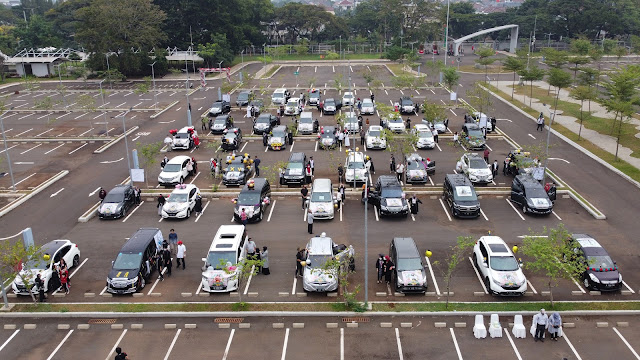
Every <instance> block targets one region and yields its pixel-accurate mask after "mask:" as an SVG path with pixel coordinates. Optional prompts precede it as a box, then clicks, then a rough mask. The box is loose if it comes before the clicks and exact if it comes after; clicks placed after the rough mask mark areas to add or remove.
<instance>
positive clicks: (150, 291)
mask: <svg viewBox="0 0 640 360" xmlns="http://www.w3.org/2000/svg"><path fill="white" fill-rule="evenodd" d="M171 261H173V259H171ZM166 271H167V268H166V267H164V268H162V276H164V273H165V272H166ZM159 281H160V276H158V278H157V279H156V281H155V282H154V283H153V286H152V287H151V289H149V292H148V293H147V295H151V293H152V292H153V290H154V289H155V288H156V285H158V282H159Z"/></svg>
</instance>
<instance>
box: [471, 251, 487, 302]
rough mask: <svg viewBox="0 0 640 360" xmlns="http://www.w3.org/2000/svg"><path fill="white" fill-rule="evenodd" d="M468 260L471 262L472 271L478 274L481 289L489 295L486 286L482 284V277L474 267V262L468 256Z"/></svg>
mask: <svg viewBox="0 0 640 360" xmlns="http://www.w3.org/2000/svg"><path fill="white" fill-rule="evenodd" d="M469 262H470V263H471V267H472V268H473V271H475V272H476V275H477V276H478V281H480V285H482V290H484V293H485V294H486V295H489V292H488V291H487V287H486V286H484V281H482V277H480V273H479V272H478V269H476V264H474V263H473V259H471V258H470V257H469Z"/></svg>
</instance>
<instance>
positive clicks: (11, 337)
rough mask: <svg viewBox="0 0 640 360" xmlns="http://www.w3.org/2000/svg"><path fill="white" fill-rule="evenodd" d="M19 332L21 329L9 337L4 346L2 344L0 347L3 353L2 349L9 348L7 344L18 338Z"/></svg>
mask: <svg viewBox="0 0 640 360" xmlns="http://www.w3.org/2000/svg"><path fill="white" fill-rule="evenodd" d="M19 332H20V329H18V330H16V331H14V332H13V334H11V336H9V338H8V339H7V341H5V342H4V344H2V346H0V351H2V349H4V348H5V347H6V346H7V344H9V342H10V341H11V340H13V338H14V337H16V335H18V333H19Z"/></svg>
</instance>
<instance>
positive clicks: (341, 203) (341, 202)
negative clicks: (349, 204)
mask: <svg viewBox="0 0 640 360" xmlns="http://www.w3.org/2000/svg"><path fill="white" fill-rule="evenodd" d="M342 205H343V201H340V221H342Z"/></svg>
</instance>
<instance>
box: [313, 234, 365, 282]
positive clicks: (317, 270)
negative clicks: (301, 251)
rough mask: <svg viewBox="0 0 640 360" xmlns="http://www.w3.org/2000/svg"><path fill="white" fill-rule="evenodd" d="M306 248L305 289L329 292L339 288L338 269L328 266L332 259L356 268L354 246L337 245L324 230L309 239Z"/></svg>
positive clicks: (351, 268) (350, 268) (353, 268)
mask: <svg viewBox="0 0 640 360" xmlns="http://www.w3.org/2000/svg"><path fill="white" fill-rule="evenodd" d="M305 249H306V253H307V257H306V258H305V260H304V265H303V266H304V267H303V269H304V272H303V274H304V275H303V277H302V288H303V289H304V291H313V292H328V291H335V290H337V289H338V285H339V279H338V274H337V269H332V268H330V267H327V266H326V263H327V261H328V260H330V259H336V260H338V261H339V262H341V263H343V262H344V263H345V264H346V265H347V266H348V267H349V270H351V271H353V270H355V264H354V261H353V256H354V255H355V250H354V249H353V246H351V245H349V246H344V245H337V244H336V243H334V242H333V240H332V239H331V238H330V237H327V234H326V233H324V232H323V233H321V234H320V236H316V237H314V238H312V239H311V240H309V243H308V244H307V246H306V248H305Z"/></svg>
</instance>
